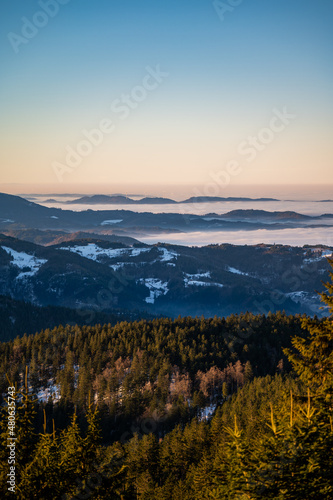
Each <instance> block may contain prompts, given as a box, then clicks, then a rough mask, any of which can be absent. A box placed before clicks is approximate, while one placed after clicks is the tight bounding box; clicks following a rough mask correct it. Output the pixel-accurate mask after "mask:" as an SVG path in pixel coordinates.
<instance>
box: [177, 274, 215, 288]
mask: <svg viewBox="0 0 333 500" xmlns="http://www.w3.org/2000/svg"><path fill="white" fill-rule="evenodd" d="M210 277H211V276H210V272H209V271H207V272H206V273H197V274H188V273H185V278H184V285H185V287H188V286H217V287H219V288H222V287H223V285H222V284H221V283H213V282H211V281H200V278H210Z"/></svg>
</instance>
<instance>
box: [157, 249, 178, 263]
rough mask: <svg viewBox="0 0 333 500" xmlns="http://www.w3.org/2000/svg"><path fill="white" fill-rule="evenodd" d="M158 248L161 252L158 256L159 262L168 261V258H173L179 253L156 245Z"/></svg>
mask: <svg viewBox="0 0 333 500" xmlns="http://www.w3.org/2000/svg"><path fill="white" fill-rule="evenodd" d="M158 250H159V252H162V254H163V255H162V256H161V258H160V261H161V262H168V261H169V260H172V259H175V258H177V257H178V256H179V253H177V252H174V251H173V250H168V249H167V248H164V247H158Z"/></svg>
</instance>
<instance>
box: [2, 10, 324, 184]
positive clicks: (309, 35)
mask: <svg viewBox="0 0 333 500" xmlns="http://www.w3.org/2000/svg"><path fill="white" fill-rule="evenodd" d="M63 1H64V2H65V0H63ZM51 3H52V5H53V6H54V7H53V8H56V9H57V13H56V14H55V15H54V17H53V18H51V17H50V16H48V15H47V14H44V15H42V17H38V14H36V13H38V12H40V11H43V9H42V8H41V4H45V5H47V4H48V2H47V1H46V0H41V2H37V1H31V0H24V1H23V0H16V1H13V0H3V1H2V2H1V6H0V18H1V21H0V35H1V41H2V43H1V48H0V58H1V66H2V68H3V71H2V76H1V80H0V85H1V86H0V90H1V97H0V105H1V109H2V112H1V118H0V130H1V135H2V138H3V140H4V146H3V147H2V153H1V178H0V183H1V184H4V185H7V184H9V183H20V184H31V185H36V184H44V185H46V184H47V185H52V184H54V186H56V187H57V189H58V190H59V191H61V190H62V189H63V188H65V187H66V188H67V187H73V189H74V190H75V186H77V185H79V184H90V185H91V184H94V183H95V184H103V185H106V184H108V183H110V184H117V185H126V184H128V183H129V181H130V182H131V183H132V184H133V185H135V184H138V185H140V184H143V185H150V184H151V185H157V184H159V183H163V184H168V183H170V184H181V185H184V186H185V185H188V184H196V185H205V184H207V183H208V182H209V180H210V179H211V177H212V173H215V174H216V173H218V172H220V171H221V170H224V169H225V168H226V167H225V166H226V165H227V163H228V162H229V161H230V160H237V161H238V162H239V163H240V164H241V168H240V170H241V172H240V173H238V174H237V175H235V176H233V178H232V179H231V181H232V183H233V184H236V185H237V184H245V185H246V184H248V185H251V184H263V185H264V184H270V183H272V184H274V183H279V184H293V183H297V182H298V180H299V179H301V182H304V183H306V184H313V183H316V184H322V183H325V182H326V183H332V184H333V174H332V172H333V169H332V157H333V154H332V145H331V141H330V137H331V130H332V121H333V120H332V116H333V113H332V111H333V109H332V108H333V95H332V93H333V63H332V61H333V57H332V55H333V54H332V53H333V50H332V49H333V43H332V42H333V30H332V21H333V3H332V2H331V1H330V0H317V1H316V2H314V1H309V0H303V1H301V0H279V1H277V0H276V1H273V0H272V1H270V2H268V1H267V0H266V1H265V0H243V1H242V2H240V3H239V5H238V6H235V7H234V8H233V7H230V10H229V11H228V12H226V13H225V16H224V19H223V20H221V19H220V18H219V16H218V14H217V12H216V10H215V9H214V5H213V2H212V1H206V0H194V1H193V0H192V1H189V0H182V1H181V2H179V1H178V2H176V1H168V2H162V1H157V0H155V1H152V0H151V1H148V0H142V1H140V2H138V1H134V0H128V1H126V2H125V1H121V0H112V1H106V0H104V1H103V0H96V1H94V2H92V1H91V0H90V1H89V0H80V1H79V0H69V1H68V2H67V4H66V3H65V4H63V5H60V4H59V2H58V1H57V0H53V2H51ZM221 3H223V2H221ZM224 3H225V4H228V0H227V1H226V2H224ZM232 3H233V2H232V1H230V4H232ZM52 5H51V4H50V8H51V7H52ZM231 9H233V10H231ZM36 15H37V17H36ZM43 16H44V17H43ZM45 16H46V17H45ZM22 18H27V19H28V20H29V21H30V22H32V23H33V24H34V21H36V20H37V24H38V21H40V22H41V23H42V24H43V21H45V26H43V27H39V28H38V27H37V28H33V29H35V34H34V36H32V37H31V38H30V39H27V38H26V39H25V40H26V43H20V42H19V41H18V40H22V39H15V42H13V40H14V38H13V36H16V35H18V36H22V33H23V32H22V29H24V24H25V21H24V20H22ZM10 33H12V34H11V35H10ZM24 33H25V32H24ZM13 34H15V35H13ZM15 44H16V45H15ZM14 49H15V50H14ZM158 65H159V66H160V68H161V70H162V71H164V72H166V73H168V77H166V78H165V79H164V81H163V82H162V83H161V84H160V85H159V86H158V88H156V89H155V90H153V91H149V92H148V93H147V96H146V97H145V99H144V100H143V101H142V102H140V103H139V104H138V106H137V107H136V108H135V109H133V110H131V112H130V114H129V116H128V117H127V118H126V120H125V119H124V120H120V118H119V116H115V114H114V113H113V112H112V111H111V108H110V106H111V104H112V102H114V100H115V99H121V96H122V95H123V94H128V93H131V91H132V90H133V88H135V87H136V86H138V85H141V84H142V81H143V78H144V77H145V75H147V69H146V68H147V67H150V68H156V67H157V66H158ZM284 107H286V108H287V109H288V111H289V112H290V113H291V114H293V115H295V119H293V120H292V121H291V123H290V124H288V126H287V127H286V128H285V130H283V132H281V133H278V134H275V135H274V138H272V141H271V142H270V143H269V144H267V145H265V148H264V149H263V150H261V149H260V151H258V154H257V155H256V158H255V159H254V160H253V161H252V162H251V164H250V165H249V164H248V163H249V162H248V161H247V160H248V158H246V157H245V156H244V157H242V156H241V155H240V154H239V145H240V144H241V143H242V142H244V141H247V140H248V137H253V136H257V134H258V133H259V132H260V131H261V130H262V129H263V128H266V127H267V126H268V124H269V123H270V120H271V119H272V116H273V115H272V113H273V111H272V110H273V109H278V110H282V109H283V108H284ZM103 119H110V120H112V121H113V122H114V131H113V132H112V134H107V136H105V137H104V139H103V141H102V144H100V145H98V147H97V146H96V147H93V148H92V151H91V153H90V154H89V155H87V156H85V157H84V158H81V160H82V161H81V162H80V164H79V165H78V166H77V167H75V168H72V167H69V166H68V165H67V164H66V151H67V149H66V148H67V147H70V148H72V149H73V150H75V151H76V150H77V146H78V144H79V143H80V141H82V140H84V136H83V135H82V130H83V129H86V130H91V129H93V128H94V129H95V128H96V127H97V126H98V125H99V123H100V121H101V120H103ZM72 149H71V150H72ZM55 162H57V163H58V164H61V165H65V166H66V167H67V170H65V171H64V172H60V173H59V171H58V175H57V172H56V169H55V168H54V164H55ZM58 170H59V168H58ZM231 181H230V182H231Z"/></svg>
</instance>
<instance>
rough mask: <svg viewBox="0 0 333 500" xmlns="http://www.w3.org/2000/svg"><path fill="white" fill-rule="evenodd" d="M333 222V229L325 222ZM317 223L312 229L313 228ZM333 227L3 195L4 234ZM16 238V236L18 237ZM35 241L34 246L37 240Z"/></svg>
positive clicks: (259, 213)
mask: <svg viewBox="0 0 333 500" xmlns="http://www.w3.org/2000/svg"><path fill="white" fill-rule="evenodd" d="M324 218H326V219H329V218H330V219H332V222H331V224H329V223H326V224H324V223H323V222H322V219H324ZM311 222H313V224H311V225H310V224H309V223H311ZM332 226H333V214H323V215H320V216H307V215H302V214H297V213H296V212H267V211H265V210H236V211H231V212H228V213H226V214H215V213H213V214H206V215H196V214H191V213H186V214H182V213H177V212H174V213H163V212H160V213H152V212H149V211H147V212H135V211H131V210H123V209H120V210H118V209H113V210H92V209H87V210H82V211H73V210H63V209H60V208H48V207H45V206H42V205H38V204H37V203H34V202H32V201H27V200H25V199H24V198H21V197H19V196H14V195H8V194H1V193H0V232H3V231H6V232H8V231H17V230H24V229H34V230H37V229H38V230H49V231H64V232H66V233H69V232H70V233H74V232H93V233H95V234H99V233H102V234H114V235H115V234H117V235H121V236H127V237H133V236H134V237H135V238H137V239H140V236H141V235H147V234H163V233H171V232H172V233H177V232H183V233H186V232H191V231H206V232H207V231H223V230H230V231H237V230H245V231H255V230H257V229H267V230H275V229H286V228H302V227H307V228H309V227H325V228H329V227H332ZM13 234H15V233H13ZM34 241H35V240H34Z"/></svg>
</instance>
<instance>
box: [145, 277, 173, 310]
mask: <svg viewBox="0 0 333 500" xmlns="http://www.w3.org/2000/svg"><path fill="white" fill-rule="evenodd" d="M138 283H142V284H144V285H145V286H146V287H147V288H149V291H150V295H149V297H146V298H145V301H146V302H147V304H154V303H155V299H157V298H158V297H160V296H161V295H166V294H167V293H168V291H169V289H168V283H167V282H166V281H162V280H159V279H156V278H143V279H140V280H138Z"/></svg>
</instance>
